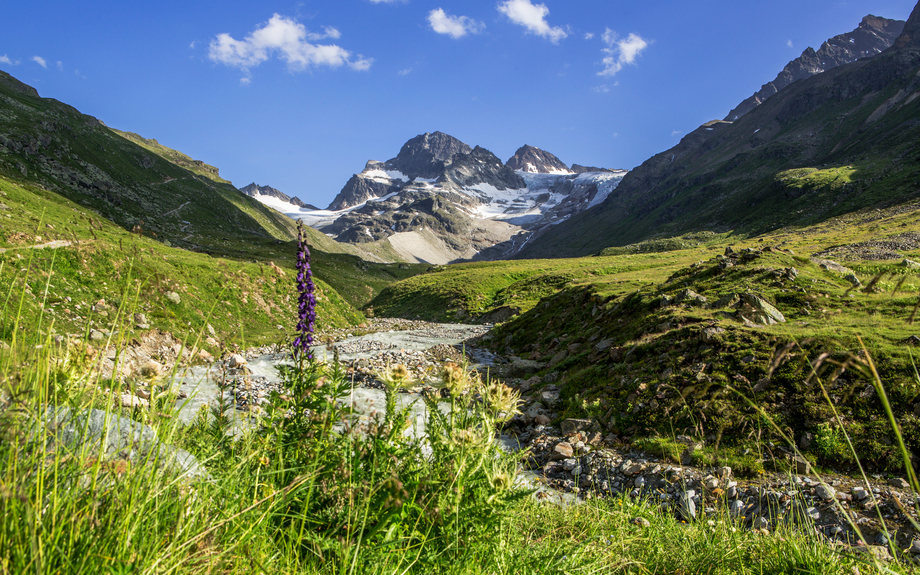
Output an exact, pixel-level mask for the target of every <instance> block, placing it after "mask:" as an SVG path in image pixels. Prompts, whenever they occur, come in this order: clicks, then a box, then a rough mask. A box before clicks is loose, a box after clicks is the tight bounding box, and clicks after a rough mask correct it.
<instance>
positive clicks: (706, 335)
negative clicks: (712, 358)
mask: <svg viewBox="0 0 920 575" xmlns="http://www.w3.org/2000/svg"><path fill="white" fill-rule="evenodd" d="M723 333H725V328H722V327H707V328H705V329H704V330H703V332H702V334H701V338H702V340H703V341H705V342H706V343H710V342H712V341H713V340H715V339H716V337H717V336H718V335H720V334H723Z"/></svg>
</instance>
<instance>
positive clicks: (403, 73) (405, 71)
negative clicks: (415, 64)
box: [399, 68, 412, 76]
mask: <svg viewBox="0 0 920 575" xmlns="http://www.w3.org/2000/svg"><path fill="white" fill-rule="evenodd" d="M411 73H412V68H405V69H403V70H400V71H399V75H400V76H408V75H409V74H411Z"/></svg>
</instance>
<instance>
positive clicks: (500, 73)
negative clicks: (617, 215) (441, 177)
mask: <svg viewBox="0 0 920 575" xmlns="http://www.w3.org/2000/svg"><path fill="white" fill-rule="evenodd" d="M914 5H915V1H914V0H877V1H869V0H866V1H857V0H852V1H847V2H835V1H820V2H819V1H811V0H797V1H794V2H793V1H789V0H771V1H766V0H747V1H745V2H737V1H734V2H729V1H723V0H698V1H696V2H686V1H683V2H677V1H662V0H650V1H648V2H635V1H633V2H627V1H616V0H565V1H562V0H543V1H542V2H539V1H536V0H497V1H496V0H484V1H479V0H467V1H465V2H463V1H454V0H443V1H442V0H437V1H423V0H392V1H387V0H336V1H323V2H320V1H310V0H306V1H289V0H282V1H264V0H263V1H260V2H253V1H240V0H221V1H219V2H218V1H195V0H183V1H182V2H178V1H172V0H167V1H163V0H158V1H156V2H144V3H140V2H124V1H123V0H118V1H115V0H112V1H98V0H88V1H83V2H73V1H71V0H67V1H42V0H30V1H28V2H15V3H14V2H8V3H6V5H5V6H4V7H3V8H2V9H0V19H2V22H3V33H2V34H0V69H2V70H4V71H6V72H9V73H10V74H12V75H13V76H15V77H17V78H18V79H20V80H22V81H23V82H26V83H27V84H30V85H32V86H34V87H35V88H37V89H38V91H39V93H40V94H41V95H42V96H45V97H51V98H55V99H58V100H60V101H62V102H65V103H67V104H70V105H72V106H74V107H76V108H78V109H79V110H80V111H82V112H84V113H87V114H91V115H93V116H96V117H97V118H99V119H101V120H102V121H104V122H105V123H106V124H108V125H109V126H112V127H115V128H119V129H122V130H129V131H133V132H137V133H139V134H141V135H143V136H145V137H147V138H156V139H157V140H159V141H160V143H162V144H164V145H166V146H169V147H172V148H175V149H178V150H180V151H182V152H185V153H187V154H189V155H191V156H192V157H194V158H196V159H200V160H204V161H205V162H207V163H210V164H213V165H215V166H217V167H218V168H220V172H221V175H223V176H224V177H225V178H228V179H230V180H232V181H233V183H234V184H236V185H237V186H244V185H246V184H248V183H249V182H252V181H255V182H257V183H259V184H263V185H265V184H268V185H272V186H274V187H276V188H279V189H281V190H282V191H284V192H286V193H288V194H291V195H297V196H299V197H300V198H301V199H303V200H304V201H307V202H310V203H313V204H316V205H318V206H320V207H325V206H326V205H327V204H328V203H329V202H330V201H331V200H332V198H333V197H334V196H335V194H337V193H338V191H339V190H340V189H341V187H342V186H343V185H344V183H345V182H346V181H347V179H348V178H349V177H350V176H351V175H352V174H353V173H356V172H359V171H361V170H362V169H363V167H364V163H365V161H367V160H369V159H375V160H386V159H389V158H391V157H393V156H395V155H396V154H397V152H398V151H399V148H400V146H401V145H402V144H403V143H404V142H405V141H406V140H408V139H409V138H412V137H414V136H416V135H417V134H420V133H424V132H433V131H436V130H440V131H442V132H446V133H448V134H451V135H453V136H455V137H457V138H459V139H461V140H463V141H464V142H466V143H467V144H470V145H477V144H478V145H481V146H483V147H485V148H488V149H489V150H491V151H492V152H493V153H495V154H496V155H497V156H498V157H499V158H501V159H502V160H507V159H508V158H509V157H510V156H511V155H512V154H513V153H514V151H515V150H516V149H517V148H518V147H519V146H521V145H523V144H530V145H534V146H537V147H540V148H543V149H545V150H548V151H550V152H552V153H554V154H556V155H557V156H559V158H560V159H561V160H562V161H564V162H566V163H568V164H572V163H580V164H585V165H595V166H602V167H608V168H632V167H635V166H637V165H639V164H641V163H642V162H643V161H644V160H645V159H647V158H648V157H649V156H651V155H653V154H656V153H658V152H661V151H663V150H665V149H667V148H669V147H671V146H672V145H674V144H676V143H677V142H678V141H679V139H680V137H681V136H682V135H683V134H685V133H687V132H689V131H691V130H693V129H694V128H696V127H697V126H699V125H700V124H701V123H703V122H706V121H708V120H711V119H715V118H722V117H724V116H725V115H726V114H727V113H728V111H729V110H730V109H731V108H732V107H734V106H735V105H736V104H737V103H738V102H740V101H741V100H743V99H744V98H746V97H748V96H750V95H751V94H752V93H753V92H754V91H756V90H757V89H759V88H760V86H761V85H762V84H763V83H765V82H767V81H769V80H772V79H773V78H774V77H775V75H776V74H777V73H778V72H779V71H780V70H781V69H782V67H783V66H784V65H785V63H786V62H788V61H789V60H791V59H792V58H794V57H796V56H798V55H799V54H800V53H801V52H802V50H804V49H805V48H806V47H807V46H813V47H815V48H817V47H818V46H819V45H820V44H821V42H823V41H824V40H826V39H827V38H829V37H831V36H834V35H836V34H840V33H843V32H846V31H849V30H852V29H853V28H855V27H856V26H857V25H858V24H859V22H860V20H861V19H862V17H863V16H865V15H866V14H875V15H877V16H884V17H888V18H897V19H902V20H903V19H906V18H907V17H908V16H909V14H910V11H911V9H912V8H913V7H914Z"/></svg>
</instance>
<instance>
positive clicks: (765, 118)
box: [517, 8, 920, 258]
mask: <svg viewBox="0 0 920 575" xmlns="http://www.w3.org/2000/svg"><path fill="white" fill-rule="evenodd" d="M918 19H920V14H918V12H917V9H916V8H915V10H914V13H913V14H912V15H911V17H910V20H909V21H908V23H907V24H906V25H905V28H904V32H903V33H902V35H901V36H900V37H899V38H898V40H897V41H896V42H895V46H894V47H892V48H891V49H889V50H887V51H885V52H883V53H881V54H879V55H877V56H874V57H871V58H864V59H861V60H857V61H856V62H853V63H850V64H846V65H842V66H839V67H837V68H834V69H832V70H829V71H827V72H824V73H822V74H818V75H816V76H812V77H810V78H808V79H805V80H801V81H798V82H795V83H793V84H791V85H789V86H788V87H786V88H784V89H783V90H781V91H780V92H779V93H777V94H776V95H775V96H773V97H771V98H769V99H768V100H766V101H765V102H764V103H762V104H761V105H759V106H757V107H756V108H754V109H753V110H751V111H750V112H748V113H746V114H744V115H743V116H741V117H740V118H739V119H738V120H737V121H736V122H733V123H730V122H724V121H713V122H709V123H707V124H704V125H703V126H701V127H700V128H698V129H697V130H695V131H693V132H692V133H690V134H688V135H687V136H685V137H684V138H683V139H682V140H681V142H680V143H679V144H678V145H677V146H675V147H674V148H672V149H670V150H667V151H666V152H663V153H661V154H658V155H656V156H654V157H652V158H650V159H649V160H647V161H646V162H644V163H643V164H642V165H641V166H639V167H638V168H636V169H635V170H633V171H631V172H630V173H629V174H627V175H626V177H624V178H623V180H622V182H621V183H620V185H619V186H618V187H617V188H616V190H614V192H613V193H611V194H610V195H609V196H608V197H607V199H606V200H605V201H604V202H603V203H601V204H600V205H599V206H597V207H595V208H593V209H590V210H587V211H586V212H584V213H581V214H576V215H574V216H573V217H572V218H570V219H569V220H568V221H566V222H563V223H561V224H559V225H558V226H554V227H552V228H550V229H547V230H546V231H545V232H544V233H542V234H539V235H538V237H535V238H533V239H532V240H531V241H530V242H529V243H528V245H527V246H526V247H525V248H524V249H523V250H522V251H521V252H519V254H518V256H517V257H522V258H524V257H566V256H573V255H586V254H590V253H596V252H599V251H600V250H602V249H604V248H606V247H610V246H623V245H627V244H631V243H635V242H638V241H641V240H643V239H647V238H652V237H667V236H676V235H680V234H682V233H687V232H690V231H704V230H706V231H713V232H727V231H730V230H734V231H735V232H738V233H744V234H756V233H762V232H765V231H767V230H771V229H777V228H780V227H783V226H786V225H807V224H811V223H815V222H819V221H822V220H825V219H827V218H832V217H835V216H840V215H842V214H846V213H848V212H852V211H855V210H859V209H861V208H866V207H870V206H887V205H892V204H897V203H900V202H905V201H908V200H910V199H911V198H913V197H916V195H917V193H918V192H920V171H918V169H917V165H918V163H917V158H918V154H920V148H918V142H920V76H918V71H920V47H918V45H917V40H916V38H914V35H912V34H911V32H910V31H911V30H912V29H913V28H915V27H916V26H917V24H918V23H917V20H918Z"/></svg>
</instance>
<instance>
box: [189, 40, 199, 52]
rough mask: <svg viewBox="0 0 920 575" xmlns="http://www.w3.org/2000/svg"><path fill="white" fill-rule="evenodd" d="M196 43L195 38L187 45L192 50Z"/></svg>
mask: <svg viewBox="0 0 920 575" xmlns="http://www.w3.org/2000/svg"><path fill="white" fill-rule="evenodd" d="M197 43H198V41H197V40H195V41H192V43H191V44H189V45H188V47H189V48H190V49H192V50H194V49H195V44H197Z"/></svg>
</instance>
